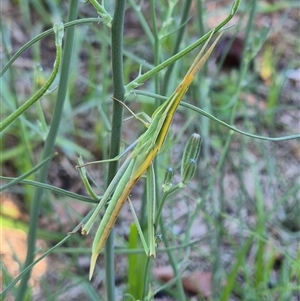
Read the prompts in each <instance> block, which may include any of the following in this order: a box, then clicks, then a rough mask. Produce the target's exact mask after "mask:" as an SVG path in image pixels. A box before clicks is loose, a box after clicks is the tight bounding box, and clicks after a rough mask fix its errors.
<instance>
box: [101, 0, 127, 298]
mask: <svg viewBox="0 0 300 301" xmlns="http://www.w3.org/2000/svg"><path fill="white" fill-rule="evenodd" d="M125 4H126V1H125V0H119V1H116V7H115V12H114V18H113V21H112V28H111V55H112V76H113V91H114V97H115V98H117V99H119V100H121V101H123V99H124V82H123V27H124V14H125V6H126V5H125ZM122 118H123V106H122V105H121V104H120V103H119V102H117V101H115V102H114V103H113V116H112V133H111V141H110V145H111V152H110V158H113V157H116V156H117V155H118V154H119V149H120V139H121V128H122ZM117 166H118V163H117V162H114V161H113V162H110V164H109V169H108V178H107V184H109V183H110V182H111V180H112V179H113V178H114V176H115V174H116V172H117ZM113 235H114V234H113V231H111V233H110V235H109V237H108V239H107V241H106V244H105V273H106V290H107V291H106V294H107V300H110V301H114V300H115V299H116V297H115V274H114V239H113V237H114V236H113Z"/></svg>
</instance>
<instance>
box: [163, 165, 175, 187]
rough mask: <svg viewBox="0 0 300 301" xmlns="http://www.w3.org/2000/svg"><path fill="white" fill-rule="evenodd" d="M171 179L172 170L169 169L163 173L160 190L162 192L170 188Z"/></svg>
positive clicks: (172, 175) (172, 176)
mask: <svg viewBox="0 0 300 301" xmlns="http://www.w3.org/2000/svg"><path fill="white" fill-rule="evenodd" d="M173 178H174V170H173V168H171V167H169V168H167V169H166V171H165V177H164V182H163V185H162V189H163V191H164V192H167V191H168V190H170V188H171V187H172V181H173Z"/></svg>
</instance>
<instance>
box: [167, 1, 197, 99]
mask: <svg viewBox="0 0 300 301" xmlns="http://www.w3.org/2000/svg"><path fill="white" fill-rule="evenodd" d="M191 4H192V0H186V1H185V5H184V8H183V10H182V15H181V21H180V28H179V30H178V34H177V38H176V41H175V46H174V49H173V55H175V54H176V53H177V52H178V51H179V47H180V44H181V42H182V38H183V34H184V31H185V27H186V26H185V24H186V23H187V21H188V18H189V13H190V9H191ZM202 35H203V34H201V36H202ZM173 69H174V64H172V65H170V66H169V67H168V69H167V71H166V74H165V76H164V83H163V88H162V89H163V90H162V95H166V94H167V92H168V86H169V81H170V78H171V74H172V72H173Z"/></svg>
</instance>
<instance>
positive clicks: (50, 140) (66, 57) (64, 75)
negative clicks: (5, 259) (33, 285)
mask: <svg viewBox="0 0 300 301" xmlns="http://www.w3.org/2000/svg"><path fill="white" fill-rule="evenodd" d="M77 10H78V0H73V1H71V2H70V12H69V18H68V19H69V20H74V19H75V18H76V17H77ZM74 31H75V29H74V28H70V29H68V30H67V34H66V40H65V48H64V53H63V62H62V70H61V77H60V81H59V86H58V92H57V101H56V105H55V109H54V116H53V119H52V122H51V126H50V130H49V134H48V136H47V139H46V142H45V147H44V151H43V160H44V159H46V158H48V157H49V156H50V155H51V154H52V153H53V148H54V144H55V140H56V137H57V133H58V129H59V125H60V120H61V115H62V111H63V105H64V100H65V96H66V92H67V82H68V78H69V70H70V63H71V56H72V55H71V54H72V48H73V40H74ZM48 166H49V163H46V164H45V165H44V166H43V167H42V168H41V169H40V172H39V175H38V182H45V181H46V178H47V172H48ZM43 192H44V190H43V189H41V188H38V189H36V191H35V195H34V199H33V202H32V206H31V209H30V223H29V231H28V243H27V244H28V249H27V256H26V261H25V264H24V269H26V268H27V267H28V266H29V265H30V264H31V263H32V262H33V259H34V255H35V242H36V234H37V228H38V217H39V213H40V207H41V200H42V197H43ZM29 278H30V271H28V272H27V273H26V274H24V276H23V278H22V280H21V283H20V286H19V288H18V292H17V295H16V299H15V300H16V301H22V300H24V298H25V296H26V290H27V283H28V280H29Z"/></svg>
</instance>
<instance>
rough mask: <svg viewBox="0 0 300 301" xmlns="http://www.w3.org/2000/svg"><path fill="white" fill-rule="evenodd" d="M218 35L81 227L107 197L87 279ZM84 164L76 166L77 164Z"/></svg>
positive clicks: (160, 109)
mask: <svg viewBox="0 0 300 301" xmlns="http://www.w3.org/2000/svg"><path fill="white" fill-rule="evenodd" d="M213 33H214V32H213ZM213 33H212V34H211V36H212V35H213ZM211 36H210V38H211ZM220 36H221V35H219V36H218V37H217V39H216V40H215V41H214V43H213V44H212V45H211V46H210V47H209V48H208V50H207V52H205V53H204V51H205V48H206V46H207V44H208V42H209V40H210V38H209V39H208V41H207V42H206V43H205V45H204V46H203V48H202V49H201V51H200V52H199V54H198V55H197V57H196V58H195V60H194V62H193V63H192V65H191V67H190V68H189V70H188V72H187V73H186V75H185V76H184V78H183V80H182V81H181V83H180V84H179V85H178V86H177V88H176V89H175V91H174V92H173V94H172V95H171V96H170V97H169V98H168V99H167V100H166V101H165V102H164V103H163V104H162V105H161V106H159V107H158V108H157V109H156V110H155V111H154V113H153V115H152V121H151V123H150V124H149V125H148V129H147V130H146V132H144V133H143V134H142V135H141V136H140V137H139V138H138V140H137V145H136V146H135V148H134V149H133V151H132V152H131V154H130V155H129V156H128V158H127V159H126V160H125V162H124V163H123V165H122V166H121V167H120V169H119V171H118V172H117V174H116V175H115V177H114V179H113V180H112V182H111V183H110V185H109V186H108V188H107V190H106V191H105V193H104V195H103V197H102V199H101V201H100V202H99V204H98V205H97V207H96V209H95V211H94V212H93V214H92V216H91V217H90V219H89V220H88V222H87V223H86V224H85V225H84V227H83V228H82V230H81V233H82V234H83V235H86V234H88V232H89V231H90V229H91V227H92V225H93V223H94V221H95V219H96V218H97V216H98V215H99V213H100V210H101V209H102V207H103V206H104V205H105V204H106V203H107V202H108V201H109V205H108V207H107V209H106V211H105V214H104V216H103V218H102V220H101V222H100V226H99V228H98V230H97V233H96V236H95V238H94V241H93V246H92V256H91V264H90V272H89V279H91V278H92V276H93V272H94V269H95V264H96V260H97V258H98V255H99V254H100V252H101V249H102V248H103V246H104V244H105V242H106V239H107V237H108V236H109V234H110V231H111V229H112V227H113V226H114V224H115V222H116V219H117V217H118V215H119V213H120V210H121V208H122V207H123V204H124V202H125V201H126V199H127V198H128V196H129V194H130V192H131V190H132V188H133V186H134V185H135V184H136V182H137V181H138V180H139V178H140V177H141V176H142V175H143V174H144V173H145V171H146V170H147V169H148V167H149V166H150V164H151V162H152V161H153V159H154V158H155V156H156V155H157V153H158V151H159V150H160V149H161V147H162V145H163V143H164V140H165V138H166V135H167V133H168V130H169V127H170V124H171V122H172V119H173V116H174V113H175V111H176V109H177V107H178V105H179V103H180V101H181V99H182V97H183V96H184V94H185V93H186V91H187V90H188V88H189V86H190V84H191V83H192V82H193V80H194V77H195V75H196V74H197V73H198V72H199V70H200V69H201V68H202V66H203V65H204V63H205V62H206V61H207V59H208V57H209V56H210V54H211V53H212V51H213V49H214V47H215V45H216V44H217V42H218V40H219V38H220ZM85 165H87V164H85ZM85 165H81V166H78V167H79V168H80V167H82V166H85ZM153 239H154V238H153ZM147 253H148V254H147V255H148V256H154V252H147Z"/></svg>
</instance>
